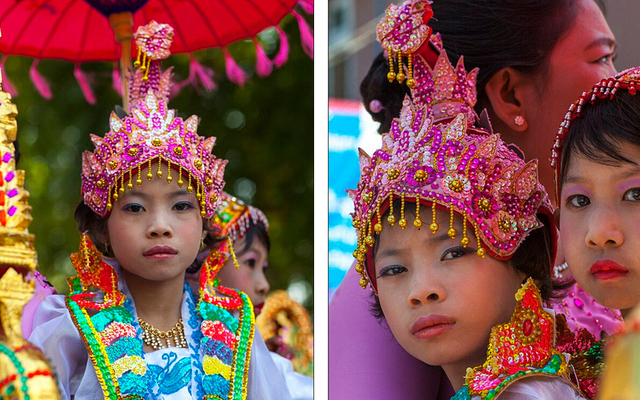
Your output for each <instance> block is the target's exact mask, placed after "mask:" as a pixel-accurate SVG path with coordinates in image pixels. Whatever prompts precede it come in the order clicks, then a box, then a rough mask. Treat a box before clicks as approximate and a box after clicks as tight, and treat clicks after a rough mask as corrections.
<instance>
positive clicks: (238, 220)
mask: <svg viewBox="0 0 640 400" xmlns="http://www.w3.org/2000/svg"><path fill="white" fill-rule="evenodd" d="M207 223H208V224H210V225H217V226H218V227H219V229H220V234H222V235H225V236H227V237H229V239H230V240H231V241H232V242H235V241H236V239H238V238H242V237H244V235H245V233H246V232H247V230H248V229H249V227H250V225H251V224H254V225H257V224H258V223H261V224H262V225H264V227H265V229H266V230H267V231H268V230H269V221H267V217H266V216H265V215H264V213H263V212H262V211H261V210H260V209H258V208H256V207H253V206H249V205H246V204H244V202H243V201H242V200H240V199H238V198H236V197H234V196H232V195H230V194H229V193H227V192H222V195H221V196H220V206H219V207H218V209H217V210H216V212H215V214H214V215H213V218H211V219H210V220H209V221H208V222H207Z"/></svg>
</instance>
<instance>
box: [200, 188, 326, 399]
mask: <svg viewBox="0 0 640 400" xmlns="http://www.w3.org/2000/svg"><path fill="white" fill-rule="evenodd" d="M206 225H207V227H206V229H207V231H208V232H209V236H210V238H212V239H215V238H218V237H220V236H223V237H226V238H227V239H226V240H227V241H228V243H229V246H230V247H232V248H233V253H234V254H235V257H234V258H231V257H230V258H229V259H227V261H226V262H225V264H224V265H223V267H222V269H220V271H219V272H218V274H217V278H218V279H219V280H220V284H221V285H224V286H225V287H230V288H234V289H238V290H240V291H242V292H244V293H246V294H247V295H248V296H249V298H250V299H251V301H252V303H253V304H254V312H255V315H256V317H258V316H259V314H260V312H261V311H262V308H263V306H264V302H265V298H266V295H267V293H268V292H269V282H268V281H267V278H266V276H265V271H266V269H267V266H268V256H269V249H270V247H271V242H270V240H269V221H268V220H267V217H266V216H265V215H264V213H263V212H262V211H261V210H260V209H258V208H256V207H253V206H250V205H246V204H244V202H242V200H240V199H237V198H236V197H233V196H231V195H230V194H228V193H226V192H222V195H221V202H220V206H219V207H218V209H217V210H216V212H215V214H214V216H213V218H211V219H209V220H208V221H207V222H206ZM300 307H302V306H300ZM265 339H267V340H266V344H267V347H268V348H269V349H270V351H271V356H272V358H273V361H274V363H275V364H276V366H277V367H278V368H279V369H280V370H281V371H282V373H283V375H284V376H285V379H286V382H287V386H288V388H289V391H290V392H291V396H292V397H293V399H296V400H297V399H300V400H302V399H312V398H313V379H312V378H310V377H308V376H304V375H302V374H301V373H298V372H295V371H294V370H293V367H294V363H293V360H290V359H288V358H287V357H286V355H287V353H288V352H290V350H289V349H287V348H285V347H284V346H281V345H283V343H278V342H277V340H276V339H277V337H271V336H266V337H265ZM272 345H275V346H272ZM279 350H280V351H279Z"/></svg>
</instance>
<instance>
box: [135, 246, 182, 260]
mask: <svg viewBox="0 0 640 400" xmlns="http://www.w3.org/2000/svg"><path fill="white" fill-rule="evenodd" d="M176 254H178V252H177V251H176V250H175V249H174V248H173V247H169V246H153V247H152V248H150V249H149V250H147V251H145V252H144V253H142V255H143V256H145V257H147V258H170V257H173V256H175V255H176Z"/></svg>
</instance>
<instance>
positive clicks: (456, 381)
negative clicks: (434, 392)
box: [442, 349, 486, 392]
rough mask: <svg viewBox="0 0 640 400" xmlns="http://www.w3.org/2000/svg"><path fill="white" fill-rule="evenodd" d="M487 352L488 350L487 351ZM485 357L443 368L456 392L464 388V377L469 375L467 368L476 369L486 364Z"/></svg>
mask: <svg viewBox="0 0 640 400" xmlns="http://www.w3.org/2000/svg"><path fill="white" fill-rule="evenodd" d="M485 352H486V349H485ZM485 358H486V357H485V356H484V355H483V356H482V357H480V358H477V357H476V358H469V359H465V360H462V361H459V362H456V363H452V364H446V365H443V366H442V369H443V370H444V373H445V374H447V378H448V379H449V382H450V383H451V386H452V387H453V390H455V391H456V392H457V391H458V390H460V389H462V386H464V377H465V375H466V374H467V368H475V367H477V366H479V365H482V364H483V363H484V362H485Z"/></svg>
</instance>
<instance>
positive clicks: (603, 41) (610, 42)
mask: <svg viewBox="0 0 640 400" xmlns="http://www.w3.org/2000/svg"><path fill="white" fill-rule="evenodd" d="M601 45H605V46H608V47H611V48H614V49H615V48H616V47H617V46H618V43H617V42H616V41H615V39H613V38H610V37H609V36H604V37H601V38H598V39H596V40H594V41H593V42H591V43H589V44H588V45H587V46H586V47H585V48H584V49H585V50H590V49H592V48H594V47H598V46H601Z"/></svg>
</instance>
